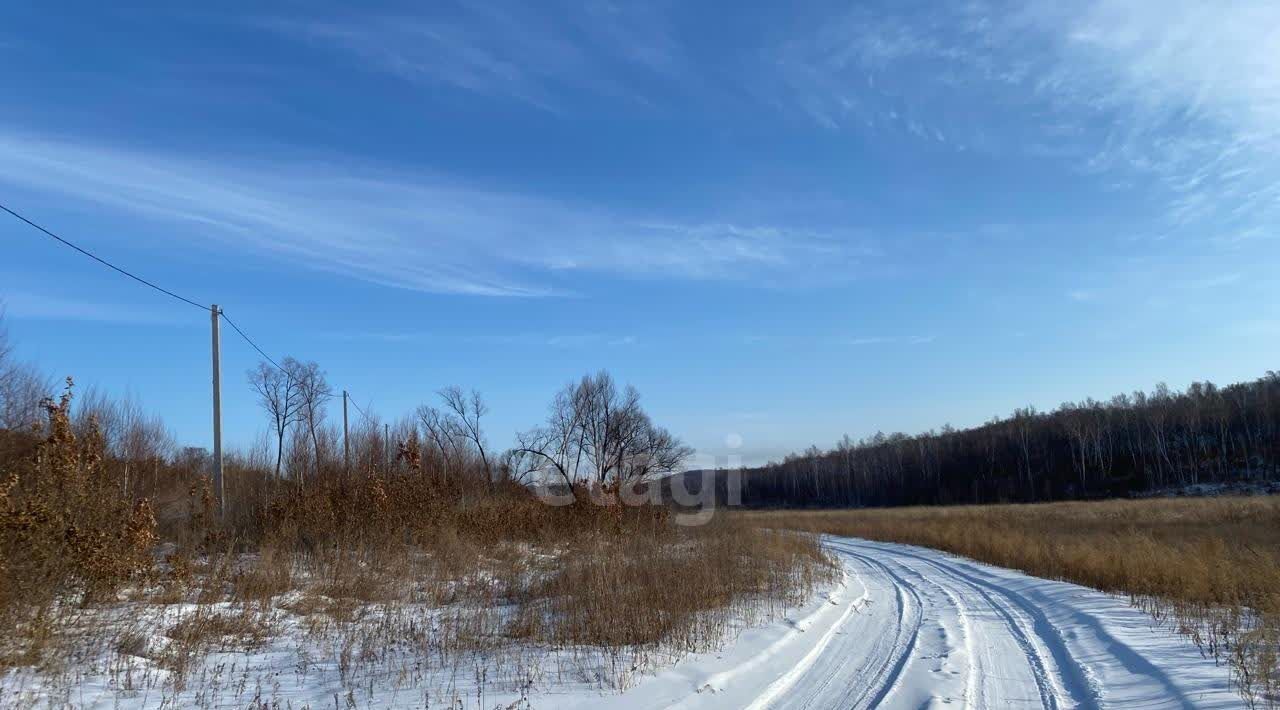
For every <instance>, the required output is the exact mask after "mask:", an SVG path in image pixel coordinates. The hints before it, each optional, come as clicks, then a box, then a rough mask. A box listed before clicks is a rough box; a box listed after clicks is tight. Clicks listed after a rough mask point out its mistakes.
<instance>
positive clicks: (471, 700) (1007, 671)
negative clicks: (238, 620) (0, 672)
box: [0, 538, 1242, 710]
mask: <svg viewBox="0 0 1280 710" xmlns="http://www.w3.org/2000/svg"><path fill="white" fill-rule="evenodd" d="M827 542H828V545H829V546H830V549H831V550H832V551H833V552H834V553H835V555H836V556H837V558H838V559H839V561H840V563H841V565H842V567H843V576H842V581H841V582H840V584H838V585H837V586H835V587H833V588H831V589H829V590H827V591H825V592H823V593H822V594H820V595H819V596H818V598H816V599H814V600H812V601H811V602H810V603H809V604H807V605H806V606H804V607H803V608H799V609H795V610H793V611H792V612H791V613H789V614H787V615H786V617H785V618H783V619H780V620H778V621H775V622H773V623H769V624H767V625H764V626H758V627H755V628H750V629H747V630H745V631H743V632H742V633H741V634H740V635H739V636H738V637H737V638H736V639H735V640H733V641H732V642H731V643H729V644H728V645H727V646H726V647H725V648H723V649H722V650H721V651H719V652H717V653H703V654H692V655H687V656H684V657H683V658H681V659H680V660H679V661H678V662H676V663H675V664H674V665H669V664H668V665H666V666H665V667H660V668H657V670H656V672H654V670H655V667H656V666H661V665H662V663H663V662H662V661H661V660H660V659H653V658H650V659H649V661H650V663H647V664H645V666H646V667H643V668H642V667H638V666H636V667H623V668H620V667H619V664H622V665H624V666H626V665H628V664H630V665H631V666H634V664H635V658H636V657H631V656H627V657H618V656H614V657H610V656H606V655H602V654H600V653H598V652H596V653H593V652H591V651H590V650H568V651H565V650H560V651H539V650H538V649H534V648H517V649H510V650H507V651H504V652H503V655H501V656H494V657H488V658H481V657H478V656H477V657H474V658H470V659H466V660H464V659H463V658H462V657H459V658H458V660H457V661H456V662H455V663H454V664H453V667H452V669H451V670H445V669H441V668H435V667H430V666H428V665H424V664H423V663H422V662H421V661H420V660H415V656H414V655H413V654H412V653H409V652H407V651H405V650H404V649H396V648H381V647H379V648H365V647H362V645H364V644H363V643H361V642H359V641H358V640H355V641H353V640H352V639H351V638H350V637H348V638H347V640H346V641H339V640H338V639H339V637H334V638H335V646H334V647H325V646H324V645H322V644H321V645H317V644H316V643H315V642H314V641H303V640H302V636H303V635H302V634H300V633H297V634H295V633H291V632H290V631H289V629H290V626H289V625H290V624H292V623H295V622H296V620H291V617H282V618H281V619H280V620H277V621H275V622H272V623H273V625H274V626H275V627H276V628H275V633H274V634H273V638H271V640H270V641H269V642H267V643H266V644H265V645H263V646H260V647H256V648H254V649H252V650H245V649H235V648H227V649H224V650H222V651H219V652H215V653H211V654H209V655H208V656H207V657H205V658H204V659H203V660H202V661H200V663H201V668H199V669H196V670H195V671H193V672H191V673H190V675H189V677H190V679H191V680H190V681H189V682H188V684H187V686H186V689H185V690H182V691H175V690H174V689H173V688H171V687H169V685H168V684H167V683H166V675H165V674H166V673H167V671H165V670H164V669H163V668H161V667H159V666H155V665H151V666H149V665H148V660H147V658H148V657H149V656H155V654H154V653H152V654H147V653H143V652H142V651H141V650H140V651H138V653H140V654H141V655H140V656H139V657H133V656H128V655H119V654H118V655H116V656H114V657H113V658H114V660H112V661H111V662H110V663H111V664H114V667H110V668H107V667H100V668H95V667H94V666H93V664H87V665H84V664H81V667H80V668H79V669H78V670H76V671H75V672H74V673H73V674H72V675H71V676H69V677H63V678H61V679H58V680H57V681H55V680H53V679H44V678H40V677H38V676H36V677H33V676H30V675H15V674H12V673H10V674H8V675H5V676H0V705H4V706H23V707H30V706H36V705H44V706H55V707H62V706H73V707H101V708H134V707H247V706H252V707H281V708H305V707H311V708H326V707H341V708H354V707H361V708H363V707H406V708H417V707H433V708H434V707H457V708H507V707H518V708H527V707H533V708H618V709H622V710H640V709H648V708H734V709H737V708H840V709H842V710H843V709H847V708H870V707H885V708H922V707H934V706H936V707H973V708H1020V707H1033V708H1040V707H1043V708H1073V707H1084V708H1091V707H1112V708H1132V707H1142V708H1183V707H1213V708H1219V707H1221V708H1225V707H1240V706H1241V705H1242V702H1241V700H1240V698H1239V697H1238V696H1237V695H1236V694H1235V693H1234V692H1233V691H1232V690H1231V688H1230V678H1229V672H1228V669H1227V668H1226V667H1224V666H1219V665H1216V664H1215V663H1214V662H1213V661H1212V660H1209V659H1206V658H1203V657H1202V656H1201V654H1200V653H1199V652H1198V651H1197V650H1196V649H1195V647H1194V646H1192V645H1191V644H1190V643H1188V642H1187V641H1186V640H1185V639H1184V638H1182V637H1180V636H1178V635H1177V634H1175V633H1174V632H1172V631H1170V630H1168V629H1165V628H1159V627H1156V626H1155V624H1154V622H1153V621H1152V619H1151V617H1149V616H1148V615H1146V614H1145V613H1143V612H1141V611H1139V610H1137V609H1134V608H1132V607H1130V606H1129V605H1128V604H1127V603H1126V601H1125V600H1123V599H1119V598H1116V597H1113V596H1109V595H1106V594H1102V593H1099V592H1096V591H1092V590H1089V589H1086V588H1083V587H1079V586H1075V585H1072V584H1066V583H1062V582H1053V581H1048V580H1043V579H1038V578H1035V577H1028V576H1026V575H1023V574H1020V573H1017V572H1012V571H1009V570H1003V569H999V568H994V567H990V566H987V565H982V564H979V563H976V562H971V561H968V560H963V559H960V558H956V557H953V556H950V555H946V554H944V553H940V552H936V551H933V550H927V549H923V548H917V547H909V546H904V545H894V544H887V543H874V542H866V541H861V540H853V539H848V538H829V539H828V540H827ZM379 623H381V624H383V625H385V624H388V623H391V622H390V621H385V620H384V621H381V622H379ZM423 631H424V633H427V632H429V630H427V629H424V630H423ZM377 638H381V637H380V636H377V635H373V636H370V637H369V639H371V640H372V639H377ZM163 642H164V639H163V638H159V637H154V638H151V639H150V640H149V643H153V644H154V643H163ZM144 645H145V644H144ZM342 646H348V647H347V648H340V647H342ZM370 654H372V655H373V656H374V657H376V658H374V659H366V660H367V661H368V662H367V663H364V664H362V662H361V660H360V659H361V658H363V657H365V656H368V655H370ZM362 668H363V670H362ZM491 673H492V674H494V675H497V674H498V673H501V675H503V676H505V680H504V679H499V678H495V677H494V675H490V674H491ZM620 673H621V674H623V675H626V674H630V675H631V676H632V679H631V680H630V681H629V682H628V689H627V690H626V691H625V692H621V693H620V692H618V691H617V690H616V689H613V688H612V687H610V686H611V685H612V683H611V682H606V681H603V680H602V679H603V678H605V677H606V676H608V677H613V678H616V677H618V676H619V674H620ZM352 674H356V676H355V678H354V679H353V677H352ZM495 681H498V682H495ZM356 689H358V690H356Z"/></svg>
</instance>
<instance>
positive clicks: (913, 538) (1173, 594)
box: [742, 497, 1280, 702]
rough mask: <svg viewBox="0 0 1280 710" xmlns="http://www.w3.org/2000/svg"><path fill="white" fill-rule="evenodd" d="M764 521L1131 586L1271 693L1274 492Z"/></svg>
mask: <svg viewBox="0 0 1280 710" xmlns="http://www.w3.org/2000/svg"><path fill="white" fill-rule="evenodd" d="M742 517H743V518H744V519H745V520H747V521H749V522H751V523H754V524H756V525H759V526H762V527H767V528H786V529H791V530H801V531H806V532H814V533H829V534H833V535H844V536H851V537H861V538H867V539H871V540H879V541H886V542H901V543H907V544H912V545H920V546H923V547H931V548H935V549H939V550H945V551H947V552H952V553H955V554H958V555H963V556H965V557H970V558H973V559H976V560H979V561H982V562H987V563H990V564H993V565H999V566H1001V567H1008V568H1012V569H1017V570H1021V571H1023V572H1026V573H1028V574H1032V575H1035V576H1037V577H1046V578H1051V579H1063V580H1068V581H1071V582H1075V583H1077V584H1082V585H1086V586H1089V587H1094V588H1097V589H1101V590H1103V591H1108V592H1114V593H1118V594H1126V595H1129V596H1130V598H1131V599H1132V600H1133V602H1134V603H1135V604H1136V605H1139V606H1141V607H1142V608H1144V609H1146V610H1147V611H1149V612H1150V613H1152V614H1153V615H1154V616H1156V617H1157V618H1158V619H1161V620H1163V621H1167V622H1169V623H1170V624H1172V625H1174V626H1175V627H1176V628H1177V629H1178V630H1179V631H1181V632H1182V633H1184V634H1186V635H1187V636H1189V637H1190V638H1191V639H1192V640H1193V641H1194V642H1195V643H1197V644H1198V645H1199V646H1200V647H1201V648H1202V649H1204V650H1205V651H1206V652H1208V653H1212V654H1213V655H1215V656H1216V657H1218V658H1220V659H1222V660H1223V661H1225V662H1227V663H1229V664H1230V665H1231V667H1232V669H1233V671H1234V673H1235V677H1236V682H1237V684H1238V685H1239V686H1240V688H1241V690H1242V693H1243V694H1244V695H1245V696H1246V697H1248V698H1250V699H1251V700H1253V701H1254V702H1275V699H1276V698H1277V694H1278V693H1280V662H1278V657H1277V652H1278V651H1280V497H1249V498H1195V499H1152V500H1111V501H1099V502H1071V503H1049V504H1039V505H990V506H957V507H927V508H888V509H860V510H830V511H795V510H787V511H768V512H749V513H744V514H742Z"/></svg>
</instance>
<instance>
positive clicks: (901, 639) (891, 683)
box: [842, 553, 924, 708]
mask: <svg viewBox="0 0 1280 710" xmlns="http://www.w3.org/2000/svg"><path fill="white" fill-rule="evenodd" d="M847 554H849V556H851V557H854V558H856V559H860V560H862V562H863V563H864V564H867V565H870V566H874V567H876V568H878V569H880V570H881V571H882V572H884V574H885V576H887V577H888V578H889V579H890V580H891V581H892V583H893V589H894V596H895V598H896V599H897V605H898V613H897V624H896V625H895V635H894V639H893V644H892V646H891V648H892V649H893V652H892V654H891V655H887V656H885V658H884V662H883V663H882V664H881V666H880V667H879V668H877V669H876V671H875V673H874V674H873V675H872V677H871V682H870V683H869V684H867V685H866V686H864V687H855V688H851V689H850V690H849V693H848V695H846V697H845V700H848V701H851V702H850V704H848V705H842V707H850V708H874V707H877V706H879V705H880V703H881V702H883V701H884V699H885V698H886V697H888V695H889V693H891V692H892V691H893V689H894V688H895V687H896V686H897V685H898V680H899V679H900V678H901V676H902V670H903V669H904V668H905V667H906V665H907V661H909V660H911V654H912V653H913V652H914V651H915V647H916V641H917V640H918V639H919V637H920V626H921V624H923V623H924V605H923V604H922V603H921V600H920V594H919V593H918V592H916V590H915V589H914V588H913V587H912V586H911V585H909V584H907V583H906V581H905V580H903V579H902V578H901V577H899V576H898V575H896V574H894V572H893V571H892V570H890V569H889V567H888V565H885V564H883V563H881V562H880V561H879V560H875V559H872V558H870V557H866V556H864V555H860V554H857V553H847ZM907 627H910V629H909V630H907ZM873 690H874V693H873V694H870V695H869V693H871V691H873Z"/></svg>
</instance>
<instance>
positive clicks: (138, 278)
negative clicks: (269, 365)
mask: <svg viewBox="0 0 1280 710" xmlns="http://www.w3.org/2000/svg"><path fill="white" fill-rule="evenodd" d="M0 210H4V211H5V212H8V213H9V214H11V215H13V216H14V217H16V218H18V219H19V220H21V221H23V222H25V223H26V224H27V225H29V226H31V227H34V228H35V229H38V230H40V231H41V232H43V233H44V234H45V235H46V236H48V237H51V238H53V239H55V240H57V241H58V242H61V243H62V244H64V245H66V246H69V247H71V248H72V249H75V250H76V251H78V252H80V253H81V254H84V255H85V256H87V257H89V258H90V259H93V260H94V261H96V262H98V263H99V264H102V265H103V266H105V267H107V268H109V269H112V270H113V271H117V272H119V273H121V274H124V275H125V276H128V277H129V278H131V279H133V280H134V281H137V282H138V283H140V284H142V285H144V286H149V287H151V288H153V289H155V290H157V291H159V292H160V293H163V294H165V295H166V296H170V297H172V298H176V299H178V300H179V301H182V302H183V303H189V304H191V305H193V306H195V307H196V308H199V309H200V310H202V311H207V310H209V307H208V306H202V305H200V304H199V303H196V302H195V301H193V300H191V299H189V298H184V297H182V296H179V295H178V294H176V293H174V292H173V291H170V290H169V289H167V288H162V287H160V286H157V285H155V284H153V283H151V282H150V281H148V280H146V279H144V278H142V277H141V276H137V275H135V274H132V273H130V272H128V271H125V270H124V269H122V268H120V267H119V266H116V265H115V264H112V263H111V262H109V261H107V260H106V259H103V258H102V257H100V256H98V255H96V254H93V253H92V252H90V251H88V250H86V249H82V248H80V247H78V246H76V245H75V244H72V243H71V242H69V241H67V240H66V239H63V238H62V237H59V236H58V235H56V234H54V233H53V232H51V231H49V230H47V229H45V228H44V227H41V226H40V225H38V224H36V223H35V222H32V221H31V220H29V219H27V218H26V217H23V216H22V215H20V214H18V213H17V212H14V211H13V210H11V209H9V208H8V207H6V206H4V205H3V204H0ZM232 327H234V326H232ZM236 330H239V328H237V329H236ZM268 359H269V358H268Z"/></svg>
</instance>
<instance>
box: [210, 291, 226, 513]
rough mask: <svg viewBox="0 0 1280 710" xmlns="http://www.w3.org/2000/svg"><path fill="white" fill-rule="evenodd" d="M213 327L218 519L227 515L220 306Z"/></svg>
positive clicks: (214, 313) (214, 309)
mask: <svg viewBox="0 0 1280 710" xmlns="http://www.w3.org/2000/svg"><path fill="white" fill-rule="evenodd" d="M209 315H210V317H211V325H212V326H213V496H214V498H216V499H217V503H218V517H219V518H221V517H222V516H223V515H224V514H225V513H226V507H227V506H226V500H225V497H224V495H223V494H224V491H223V484H222V338H221V334H220V332H219V329H218V321H219V316H221V315H222V311H220V310H218V304H216V303H215V304H213V306H211V307H210V308H209Z"/></svg>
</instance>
